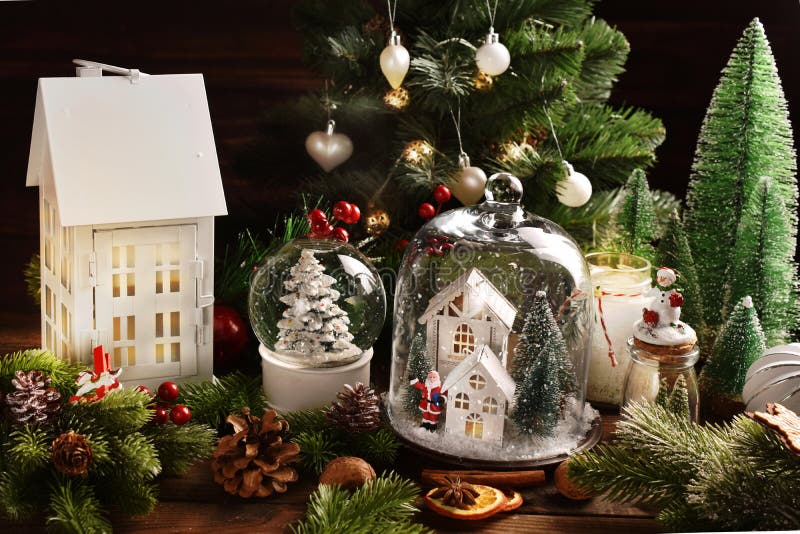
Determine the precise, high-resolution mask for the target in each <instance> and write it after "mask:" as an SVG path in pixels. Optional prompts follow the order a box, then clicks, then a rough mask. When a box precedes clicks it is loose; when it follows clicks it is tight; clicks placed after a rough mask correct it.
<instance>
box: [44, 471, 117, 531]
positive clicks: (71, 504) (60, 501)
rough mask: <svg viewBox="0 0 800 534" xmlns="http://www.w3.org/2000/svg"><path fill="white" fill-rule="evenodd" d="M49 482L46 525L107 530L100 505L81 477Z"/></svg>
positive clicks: (60, 528)
mask: <svg viewBox="0 0 800 534" xmlns="http://www.w3.org/2000/svg"><path fill="white" fill-rule="evenodd" d="M59 482H60V483H56V484H54V485H53V490H52V493H51V497H50V511H51V513H52V515H51V516H50V517H48V518H47V527H48V529H49V530H52V531H54V532H65V533H70V534H100V533H103V532H110V531H111V524H110V523H109V522H108V520H107V519H106V518H105V514H104V510H103V506H102V505H101V504H100V501H99V500H98V499H97V497H96V496H95V495H94V493H93V492H92V488H90V487H89V485H88V484H87V483H86V482H84V481H75V480H71V479H62V480H60V481H59Z"/></svg>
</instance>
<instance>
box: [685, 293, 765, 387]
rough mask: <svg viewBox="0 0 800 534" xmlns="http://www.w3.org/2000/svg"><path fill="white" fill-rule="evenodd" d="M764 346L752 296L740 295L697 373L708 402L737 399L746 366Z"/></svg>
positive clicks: (742, 385) (748, 365)
mask: <svg viewBox="0 0 800 534" xmlns="http://www.w3.org/2000/svg"><path fill="white" fill-rule="evenodd" d="M764 350H766V345H765V343H764V332H763V331H762V330H761V323H760V322H759V320H758V315H757V314H756V310H755V308H753V299H752V298H750V297H744V298H743V299H742V301H741V302H740V303H739V304H737V305H736V307H735V308H734V310H733V312H732V313H731V315H730V317H729V318H728V321H727V322H726V323H725V326H724V327H723V328H722V332H721V333H720V335H719V337H718V338H717V342H716V343H715V344H714V349H713V350H712V352H711V356H710V357H709V359H708V360H707V361H706V365H705V367H703V370H702V372H701V373H700V386H701V387H702V388H703V391H704V392H706V393H707V394H709V395H710V397H711V399H712V402H714V401H717V400H721V401H730V402H734V403H737V402H741V401H742V389H743V388H744V379H745V376H746V375H747V370H748V369H749V368H750V366H751V365H752V364H753V362H755V361H756V360H757V359H758V358H760V357H761V355H762V354H763V353H764Z"/></svg>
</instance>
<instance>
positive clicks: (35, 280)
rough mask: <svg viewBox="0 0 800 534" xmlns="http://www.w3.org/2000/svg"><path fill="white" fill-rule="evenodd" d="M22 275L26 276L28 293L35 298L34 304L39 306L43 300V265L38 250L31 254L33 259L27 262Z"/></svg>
mask: <svg viewBox="0 0 800 534" xmlns="http://www.w3.org/2000/svg"><path fill="white" fill-rule="evenodd" d="M22 275H23V276H24V278H25V287H26V289H27V291H28V295H30V297H31V299H33V302H34V304H36V305H37V306H38V305H39V304H40V303H41V301H42V265H41V262H40V260H39V253H38V252H34V253H33V254H32V255H31V259H30V260H29V261H28V263H27V264H25V269H24V270H23V271H22Z"/></svg>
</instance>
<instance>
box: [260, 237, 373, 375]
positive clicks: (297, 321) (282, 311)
mask: <svg viewBox="0 0 800 534" xmlns="http://www.w3.org/2000/svg"><path fill="white" fill-rule="evenodd" d="M249 311H250V323H251V324H252V326H253V330H254V332H255V334H256V337H257V338H258V340H259V341H260V342H261V344H262V345H263V346H264V347H265V348H266V349H268V350H269V351H270V352H271V353H272V354H274V355H275V357H277V358H278V359H280V360H283V361H285V362H287V363H290V364H294V365H298V366H300V367H335V366H340V365H346V364H348V363H351V362H353V361H356V360H358V359H359V358H360V357H361V355H362V354H363V352H364V351H366V350H368V349H370V348H371V347H372V344H373V343H374V342H375V340H376V339H377V337H378V335H379V334H380V331H381V329H382V327H383V321H384V319H385V316H386V295H385V293H384V289H383V282H382V281H381V278H380V275H379V274H378V271H377V270H376V269H375V266H374V265H373V264H372V262H371V261H370V260H369V259H368V258H367V257H366V256H364V255H363V254H362V253H361V252H359V251H358V250H356V249H355V248H354V247H353V246H352V245H350V244H348V243H344V242H342V241H337V240H333V239H321V240H320V239H308V238H299V239H295V240H292V241H290V242H289V243H287V244H286V245H284V246H283V247H282V248H281V249H280V250H278V252H276V253H275V254H273V255H270V257H269V258H268V259H267V260H266V261H265V262H264V263H263V264H262V265H261V266H260V267H259V268H258V269H257V270H256V272H255V273H254V274H253V277H252V279H251V280H250V296H249Z"/></svg>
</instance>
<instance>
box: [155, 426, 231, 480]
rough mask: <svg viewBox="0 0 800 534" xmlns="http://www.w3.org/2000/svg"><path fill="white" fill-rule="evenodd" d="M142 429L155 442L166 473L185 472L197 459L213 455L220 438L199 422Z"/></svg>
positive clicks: (163, 470) (179, 473) (180, 473)
mask: <svg viewBox="0 0 800 534" xmlns="http://www.w3.org/2000/svg"><path fill="white" fill-rule="evenodd" d="M142 432H143V433H144V434H145V436H147V437H148V438H149V439H150V440H151V441H152V442H153V445H154V446H155V448H156V451H157V452H158V459H159V461H160V462H161V466H162V472H163V473H164V474H165V475H182V474H184V473H186V472H187V471H188V470H189V468H191V467H192V465H194V464H195V463H196V462H198V461H200V460H204V459H206V458H208V457H210V456H211V454H212V453H213V452H214V447H215V445H216V438H217V434H216V431H215V430H214V429H212V428H211V427H209V426H206V425H204V424H201V423H196V422H190V423H187V424H185V425H182V426H178V425H171V424H167V425H147V426H145V427H144V428H143V429H142Z"/></svg>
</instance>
